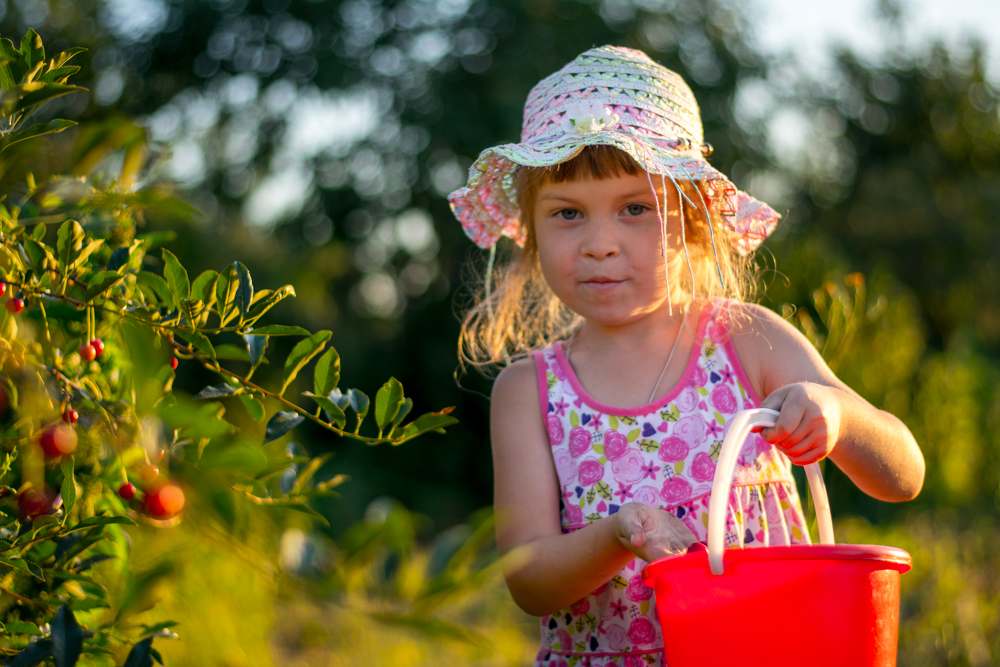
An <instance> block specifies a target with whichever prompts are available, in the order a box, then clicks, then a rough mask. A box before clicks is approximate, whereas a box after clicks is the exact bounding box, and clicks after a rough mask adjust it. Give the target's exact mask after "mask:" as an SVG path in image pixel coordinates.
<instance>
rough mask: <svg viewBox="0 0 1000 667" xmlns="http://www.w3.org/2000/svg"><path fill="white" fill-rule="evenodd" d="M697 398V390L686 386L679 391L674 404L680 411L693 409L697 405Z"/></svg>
mask: <svg viewBox="0 0 1000 667" xmlns="http://www.w3.org/2000/svg"><path fill="white" fill-rule="evenodd" d="M698 399H699V396H698V392H696V391H695V390H694V389H691V388H690V387H688V388H687V389H685V390H684V391H682V392H681V393H680V396H678V397H677V400H675V401H674V404H675V405H676V406H677V409H678V410H680V411H681V412H690V411H691V410H694V409H695V407H696V406H697V405H698Z"/></svg>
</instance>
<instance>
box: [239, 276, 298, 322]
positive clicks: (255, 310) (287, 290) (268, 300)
mask: <svg viewBox="0 0 1000 667" xmlns="http://www.w3.org/2000/svg"><path fill="white" fill-rule="evenodd" d="M290 296H295V288H294V287H292V286H291V285H285V286H284V287H281V288H280V289H278V290H277V291H275V292H271V291H270V290H261V292H259V293H258V294H256V295H254V301H253V304H252V305H251V306H250V310H249V311H248V312H247V315H246V321H247V323H248V324H253V323H254V322H256V321H257V320H259V319H260V318H261V317H262V316H263V315H264V313H266V312H267V311H269V310H271V309H272V308H274V307H275V306H276V305H278V303H279V302H281V300H282V299H285V298H286V297H290Z"/></svg>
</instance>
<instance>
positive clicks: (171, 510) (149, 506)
mask: <svg viewBox="0 0 1000 667" xmlns="http://www.w3.org/2000/svg"><path fill="white" fill-rule="evenodd" d="M139 479H141V480H142V488H143V496H142V498H139V499H138V501H139V502H140V503H141V504H142V509H143V511H145V513H146V514H147V515H149V516H151V517H153V518H154V519H169V518H171V517H174V516H177V515H178V514H180V513H181V510H183V509H184V491H183V489H181V487H180V486H178V485H177V484H176V483H174V482H169V481H167V480H165V479H164V478H163V476H162V475H160V469H159V468H157V467H156V466H155V465H153V464H152V463H146V464H144V465H143V466H142V467H141V468H139ZM137 493H138V491H137V490H136V487H135V484H132V483H131V482H125V483H124V484H122V485H121V486H120V487H118V496H119V497H120V498H121V499H122V500H125V501H131V500H136V494H137Z"/></svg>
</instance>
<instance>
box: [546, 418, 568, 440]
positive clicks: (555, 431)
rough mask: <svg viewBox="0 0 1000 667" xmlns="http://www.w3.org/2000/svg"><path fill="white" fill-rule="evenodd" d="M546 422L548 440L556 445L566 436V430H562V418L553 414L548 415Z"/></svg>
mask: <svg viewBox="0 0 1000 667" xmlns="http://www.w3.org/2000/svg"><path fill="white" fill-rule="evenodd" d="M547 421H548V423H547V424H546V425H547V426H548V429H549V442H550V443H551V444H552V446H553V447H558V446H559V445H561V444H562V443H563V439H565V437H566V432H565V431H563V426H562V420H561V419H559V417H556V416H555V415H549V418H548V420H547Z"/></svg>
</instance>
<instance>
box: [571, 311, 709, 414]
mask: <svg viewBox="0 0 1000 667" xmlns="http://www.w3.org/2000/svg"><path fill="white" fill-rule="evenodd" d="M690 305H691V301H690V300H688V302H687V303H686V304H684V311H683V312H682V313H681V322H680V324H679V325H678V326H677V335H675V336H674V344H673V345H672V346H671V347H670V354H668V355H667V363H665V364H663V370H661V371H660V377H658V378H656V384H655V385H654V386H653V392H652V393H651V394H650V395H649V400H648V401H646V402H647V403H652V402H653V399H654V398H656V390H657V389H659V388H660V382H662V381H663V375H664V374H665V373H666V372H667V368H668V367H669V366H670V362H671V360H672V359H673V358H674V352H676V351H677V343H679V342H680V340H681V330H682V329H683V328H684V325H685V324H687V315H688V307H689V306H690ZM577 331H579V329H577ZM576 333H577V332H576V331H574V332H573V335H572V336H570V338H569V342H568V343H567V344H566V363H569V354H570V351H571V350H572V349H573V341H575V340H576Z"/></svg>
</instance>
